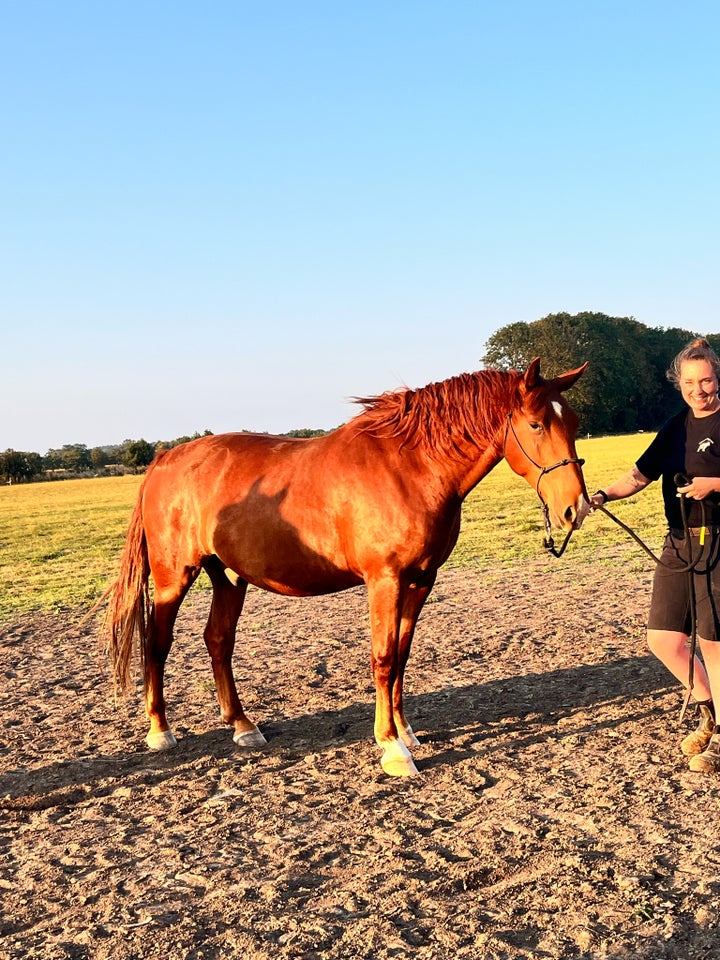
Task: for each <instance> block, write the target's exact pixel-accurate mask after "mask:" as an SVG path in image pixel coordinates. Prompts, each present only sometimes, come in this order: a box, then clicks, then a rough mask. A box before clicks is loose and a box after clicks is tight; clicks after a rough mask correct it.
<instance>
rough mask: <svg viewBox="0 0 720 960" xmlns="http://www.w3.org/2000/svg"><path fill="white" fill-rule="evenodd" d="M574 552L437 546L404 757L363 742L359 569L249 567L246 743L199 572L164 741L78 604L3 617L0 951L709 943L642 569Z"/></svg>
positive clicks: (367, 712) (711, 924) (249, 954)
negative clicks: (158, 740) (318, 576)
mask: <svg viewBox="0 0 720 960" xmlns="http://www.w3.org/2000/svg"><path fill="white" fill-rule="evenodd" d="M571 553H572V551H569V553H568V554H566V556H565V557H564V558H563V560H562V561H555V560H552V559H551V558H545V557H543V558H540V559H538V560H537V562H533V563H531V564H527V565H524V566H523V565H517V566H509V567H505V568H503V569H502V570H500V569H496V570H493V571H492V572H489V573H488V574H485V575H483V574H481V573H477V572H468V571H461V570H447V571H442V572H441V574H440V577H439V580H438V584H437V586H436V589H435V591H434V594H433V596H432V597H431V600H430V602H429V603H428V605H427V606H426V609H425V611H424V613H423V615H422V618H421V621H420V625H419V627H418V633H417V637H416V643H415V648H414V651H413V656H412V658H411V662H410V668H409V683H408V694H409V695H408V705H409V711H408V712H409V716H410V719H411V721H412V723H413V725H414V727H415V730H416V732H417V733H418V735H419V737H420V739H421V741H422V744H421V748H420V750H419V751H418V754H417V765H418V767H419V769H420V771H421V775H420V776H419V777H417V778H413V779H412V780H395V779H390V778H388V777H387V776H386V775H385V774H384V773H383V772H382V770H381V768H380V765H379V762H378V760H379V751H378V749H377V748H376V746H375V745H374V743H373V741H372V721H373V688H372V684H371V680H370V673H369V640H368V618H367V611H366V597H365V593H364V591H363V590H362V589H358V590H353V591H349V592H347V593H344V594H339V595H336V596H331V597H325V598H318V599H313V600H286V599H281V598H278V597H272V596H270V595H268V594H264V593H261V592H259V591H251V592H250V593H249V595H248V601H247V605H246V612H245V614H244V616H243V618H242V621H241V626H240V630H239V643H238V647H237V650H236V655H235V662H236V675H237V678H238V685H239V688H240V690H241V696H242V697H243V700H244V702H245V705H246V708H247V709H248V713H249V715H250V716H251V717H252V718H253V719H254V720H255V721H256V722H257V723H258V724H259V726H260V728H261V729H262V730H263V732H264V733H265V735H266V737H267V739H268V741H269V743H268V746H267V747H265V748H264V749H262V750H257V751H253V752H251V753H243V752H241V751H240V750H239V749H238V748H236V747H235V746H234V745H233V743H232V740H231V736H230V731H229V729H227V728H224V727H223V726H222V724H221V723H220V721H219V719H218V711H217V705H216V701H215V698H214V691H213V685H212V674H211V671H210V665H209V661H208V659H207V655H206V652H205V649H204V646H203V643H202V640H201V632H202V626H203V624H204V620H205V617H206V612H207V608H208V604H209V594H208V593H206V592H202V591H197V592H195V593H194V594H193V595H192V596H191V598H190V599H189V600H188V602H187V603H186V605H185V607H184V608H183V611H182V613H181V619H180V622H179V626H178V632H177V640H176V644H175V647H174V649H173V652H172V655H171V660H170V666H169V671H168V691H167V692H168V702H169V710H170V714H169V715H170V719H171V723H172V724H173V726H174V729H175V732H176V734H177V735H178V739H179V744H178V747H177V748H176V749H175V750H174V751H171V752H170V753H166V754H153V753H150V752H149V751H148V750H147V749H146V748H145V746H144V740H143V738H144V735H145V722H144V719H143V717H142V713H141V709H140V704H139V700H138V698H137V697H134V698H132V699H131V700H130V702H128V703H127V705H126V706H121V707H120V708H117V707H116V706H115V704H114V702H113V697H112V691H111V688H110V684H109V681H108V678H107V676H106V675H104V673H103V669H104V668H102V667H101V666H99V662H98V658H97V650H96V639H95V628H94V626H93V625H92V624H87V623H86V624H84V625H83V624H81V623H80V615H81V612H80V611H69V612H68V611H65V612H62V613H59V614H56V615H55V614H52V615H51V614H43V615H39V616H34V617H27V618H24V619H21V620H18V621H16V622H13V623H9V624H7V623H6V624H5V625H4V627H3V629H2V633H1V635H0V672H1V673H2V676H3V685H2V692H1V695H0V696H1V700H0V704H1V705H0V709H1V711H2V733H1V735H0V798H1V801H0V806H1V808H2V809H1V811H0V818H1V824H2V827H1V833H0V898H1V899H0V907H1V910H2V914H1V917H0V957H1V958H2V960H6V958H19V957H37V958H43V960H55V958H98V960H105V958H107V960H111V958H112V960H129V958H146V957H147V958H150V957H157V958H170V960H175V958H182V960H185V958H228V957H243V958H250V960H255V958H258V960H259V958H274V960H276V958H307V960H310V958H338V960H340V958H348V960H349V958H368V960H386V958H387V960H389V958H405V957H413V958H419V960H425V958H428V960H430V958H432V960H444V958H448V960H450V958H452V960H455V958H463V957H468V958H483V960H485V958H507V960H511V958H512V960H515V958H523V957H533V958H545V957H547V958H580V957H583V958H590V957H606V956H607V957H618V958H620V957H621V958H648V960H650V958H653V960H654V958H660V957H673V958H684V960H693V958H701V957H702V958H703V960H707V958H711V957H717V956H720V930H718V922H719V918H718V910H717V903H718V894H719V893H720V877H719V875H718V865H719V864H720V828H719V827H718V813H719V812H720V810H719V806H720V805H719V799H720V794H719V792H718V786H719V782H718V780H717V779H715V778H713V777H704V776H702V775H699V774H692V773H690V772H689V771H688V770H687V765H686V761H685V759H684V758H683V757H682V755H681V754H680V752H679V749H678V743H679V740H680V738H681V735H682V731H681V730H680V729H679V728H678V716H679V708H680V703H681V694H680V691H679V690H678V687H677V685H676V684H674V683H673V682H671V680H670V678H669V676H668V675H667V674H666V673H665V672H664V670H663V668H662V667H661V666H660V665H659V664H657V662H656V661H655V660H653V659H652V657H651V656H650V655H649V654H648V653H647V651H646V649H645V646H644V618H645V607H646V603H647V599H648V583H649V577H650V573H649V572H648V573H647V574H646V573H644V572H640V573H638V572H637V570H636V571H635V572H628V565H627V564H626V563H625V561H624V559H623V556H622V555H618V559H617V562H616V563H615V564H614V565H611V566H608V565H606V564H605V565H601V564H599V563H597V564H595V563H593V564H586V563H585V564H583V565H582V566H579V565H578V566H574V565H573V562H572V556H571ZM689 725H690V721H689V720H688V721H686V722H685V724H684V725H683V726H684V727H689Z"/></svg>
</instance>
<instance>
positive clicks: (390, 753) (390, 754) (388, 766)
mask: <svg viewBox="0 0 720 960" xmlns="http://www.w3.org/2000/svg"><path fill="white" fill-rule="evenodd" d="M379 745H380V746H381V747H382V748H383V755H382V757H380V764H381V766H382V768H383V770H384V771H385V773H387V775H388V776H390V777H416V776H417V775H418V768H417V767H416V766H415V763H414V762H413V758H412V755H411V753H410V751H409V750H408V748H407V747H406V746H405V744H404V743H403V742H402V740H383V741H382V742H381V743H380V744H379Z"/></svg>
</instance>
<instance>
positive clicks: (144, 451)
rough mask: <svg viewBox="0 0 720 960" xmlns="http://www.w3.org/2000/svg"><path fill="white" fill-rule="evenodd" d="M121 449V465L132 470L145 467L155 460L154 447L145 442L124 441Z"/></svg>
mask: <svg viewBox="0 0 720 960" xmlns="http://www.w3.org/2000/svg"><path fill="white" fill-rule="evenodd" d="M123 447H124V451H123V463H124V464H126V465H127V466H128V467H132V468H133V470H137V469H139V468H141V467H147V466H149V465H150V464H151V463H152V462H153V460H154V459H155V447H154V445H153V444H152V443H148V442H147V440H126V441H125V443H124V444H123Z"/></svg>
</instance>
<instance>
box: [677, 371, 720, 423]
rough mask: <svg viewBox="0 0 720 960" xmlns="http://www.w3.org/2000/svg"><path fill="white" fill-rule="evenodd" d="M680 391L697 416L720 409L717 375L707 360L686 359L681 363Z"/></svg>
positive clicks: (703, 415)
mask: <svg viewBox="0 0 720 960" xmlns="http://www.w3.org/2000/svg"><path fill="white" fill-rule="evenodd" d="M680 392H681V393H682V398H683V400H684V401H685V403H686V404H687V405H688V406H689V407H690V409H691V410H692V412H693V413H694V414H695V416H696V417H707V416H709V415H710V414H711V413H715V411H716V410H720V400H718V381H717V377H716V376H715V373H714V371H713V368H712V364H710V363H709V362H708V361H707V360H686V361H685V362H684V363H683V364H682V365H681V367H680Z"/></svg>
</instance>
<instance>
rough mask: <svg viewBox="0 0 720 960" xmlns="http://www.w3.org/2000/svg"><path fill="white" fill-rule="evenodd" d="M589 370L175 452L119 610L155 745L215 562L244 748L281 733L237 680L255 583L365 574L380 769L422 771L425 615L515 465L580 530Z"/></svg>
mask: <svg viewBox="0 0 720 960" xmlns="http://www.w3.org/2000/svg"><path fill="white" fill-rule="evenodd" d="M585 366H587V365H585ZM585 366H582V367H580V368H578V369H577V370H573V371H571V372H569V373H565V374H563V375H561V376H559V377H555V379H553V380H550V381H547V380H544V379H543V378H542V377H541V375H540V361H539V359H536V360H534V361H533V362H532V363H531V364H530V366H529V367H528V369H527V371H526V372H525V373H524V374H521V373H518V372H516V371H509V372H501V371H497V370H482V371H480V372H478V373H472V374H463V375H461V376H459V377H454V378H451V379H449V380H445V381H443V382H441V383H433V384H430V385H429V386H426V387H422V388H420V389H418V390H409V389H408V390H400V391H397V392H389V393H385V394H382V395H381V396H379V397H372V398H368V399H362V400H359V402H360V403H361V404H362V405H363V407H364V411H363V412H362V413H360V414H359V415H358V416H356V417H355V418H353V419H352V420H350V421H349V422H348V423H346V424H344V425H343V426H341V427H339V428H338V429H337V430H335V431H334V432H332V433H330V434H328V435H326V436H323V437H317V438H313V439H303V440H298V439H288V438H283V437H272V436H267V435H258V434H248V433H231V434H223V435H219V436H206V437H202V438H200V439H198V440H193V441H191V442H189V443H186V444H183V445H181V446H178V447H175V448H174V449H172V450H169V451H167V452H166V453H162V454H160V456H158V457H157V458H156V459H155V460H154V462H153V463H152V464H151V466H150V468H149V469H148V472H147V475H146V477H145V480H144V482H143V484H142V487H141V489H140V492H139V495H138V500H137V504H136V506H135V510H134V512H133V514H132V518H131V521H130V527H129V531H128V536H127V542H126V545H125V549H124V552H123V555H122V559H121V562H120V571H119V575H118V579H117V580H116V581H115V583H114V584H113V585H112V586H111V587H110V589H109V590H108V593H107V596H108V597H109V603H108V610H107V614H106V619H105V630H106V633H107V638H108V649H109V653H110V659H111V662H112V666H113V673H114V676H115V680H116V683H117V685H118V686H119V688H120V690H121V691H125V690H126V689H127V687H128V684H129V678H130V663H131V659H132V652H133V648H134V646H135V645H137V646H139V652H140V655H141V660H142V664H143V674H144V689H145V706H146V710H147V716H148V719H149V721H150V731H149V733H148V737H147V743H148V745H149V746H150V747H151V748H152V749H156V750H163V749H167V748H169V747H172V746H174V745H175V742H176V741H175V737H174V736H173V734H172V732H171V730H170V728H169V726H168V721H167V717H166V713H165V699H164V695H163V673H164V667H165V662H166V659H167V656H168V653H169V652H170V646H171V644H172V640H173V627H174V624H175V618H176V616H177V613H178V610H179V608H180V604H181V603H182V601H183V599H184V597H185V595H186V593H187V592H188V590H189V588H190V586H191V585H192V583H193V581H194V580H195V579H196V577H197V576H198V575H199V574H200V572H201V570H205V571H206V572H207V573H208V575H209V576H210V580H211V581H212V588H213V597H212V604H211V609H210V616H209V620H208V623H207V627H206V628H205V634H204V636H205V643H206V645H207V649H208V652H209V654H210V659H211V661H212V668H213V673H214V677H215V686H216V690H217V697H218V701H219V704H220V710H221V715H222V719H223V721H224V722H225V723H227V724H229V725H231V726H232V727H233V728H234V737H233V739H234V740H235V742H236V743H237V744H238V745H240V746H243V747H254V746H258V745H260V744H264V743H265V742H266V741H265V738H264V737H263V735H262V733H261V732H260V731H259V730H258V728H257V727H256V726H255V724H254V723H252V721H251V720H249V719H248V718H247V716H246V715H245V713H244V711H243V708H242V705H241V703H240V700H239V699H238V694H237V690H236V687H235V680H234V677H233V673H232V655H233V648H234V645H235V630H236V626H237V622H238V618H239V617H240V613H241V611H242V607H243V601H244V599H245V592H246V590H247V586H248V584H249V583H251V584H254V585H255V586H257V587H262V588H263V589H264V590H270V591H274V592H276V593H280V594H286V595H290V596H298V597H299V596H313V595H317V594H323V593H332V592H334V591H338V590H344V589H346V588H348V587H354V586H356V585H358V584H362V583H365V584H366V585H367V590H368V600H369V605H370V623H371V631H372V673H373V678H374V681H375V690H376V708H375V739H376V741H377V743H378V745H379V746H380V747H381V749H382V750H383V754H382V758H381V764H382V767H383V769H384V770H385V772H386V773H388V774H391V775H394V776H409V775H412V774H415V773H417V769H416V767H415V764H414V763H413V759H412V754H411V752H410V751H411V750H412V749H413V748H414V747H416V746H418V741H417V739H416V737H415V734H414V733H413V730H412V727H411V726H410V723H409V722H408V721H407V719H406V718H405V713H404V711H403V673H404V670H405V666H406V664H407V660H408V656H409V653H410V644H411V641H412V637H413V633H414V630H415V624H416V621H417V619H418V615H419V614H420V610H421V609H422V606H423V604H424V603H425V601H426V599H427V597H428V594H429V593H430V591H431V589H432V587H433V584H434V582H435V577H436V574H437V570H438V568H439V567H440V565H441V564H443V563H444V562H445V560H447V558H448V556H449V555H450V552H451V551H452V549H453V547H454V546H455V542H456V541H457V537H458V533H459V530H460V508H461V504H462V502H463V499H464V498H465V496H466V495H467V494H468V493H469V492H470V491H471V490H472V489H473V487H474V486H475V485H476V484H477V483H478V482H479V481H480V480H482V478H483V477H484V476H485V475H486V474H487V473H488V472H489V471H490V470H492V468H493V467H494V466H495V465H496V464H497V463H499V461H500V460H501V459H502V458H503V457H505V459H506V460H507V462H508V463H509V465H510V467H511V468H512V469H513V470H514V471H515V473H517V474H519V475H520V476H522V477H525V479H526V480H527V481H528V483H529V484H530V485H531V486H533V487H535V489H536V490H537V493H538V495H539V496H540V499H541V500H542V502H543V505H544V508H545V513H546V525H547V526H548V529H549V527H550V525H552V526H553V527H556V528H558V529H565V530H568V531H569V530H572V529H573V528H574V526H576V524H578V523H579V520H580V517H579V514H580V512H581V509H582V506H583V503H584V501H585V499H586V497H587V491H586V489H585V483H584V480H583V475H582V470H581V461H579V460H578V458H577V455H576V452H575V433H576V430H577V417H576V416H575V414H574V413H573V411H572V410H571V409H570V407H569V406H568V404H567V403H566V402H565V400H564V398H563V397H562V392H563V391H565V390H567V389H568V388H569V387H571V386H572V385H573V384H574V383H575V381H576V380H577V379H578V377H579V376H580V375H581V374H582V372H583V371H584V370H585ZM150 575H152V580H153V584H154V592H153V596H152V599H151V596H150V588H149V577H150Z"/></svg>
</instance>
